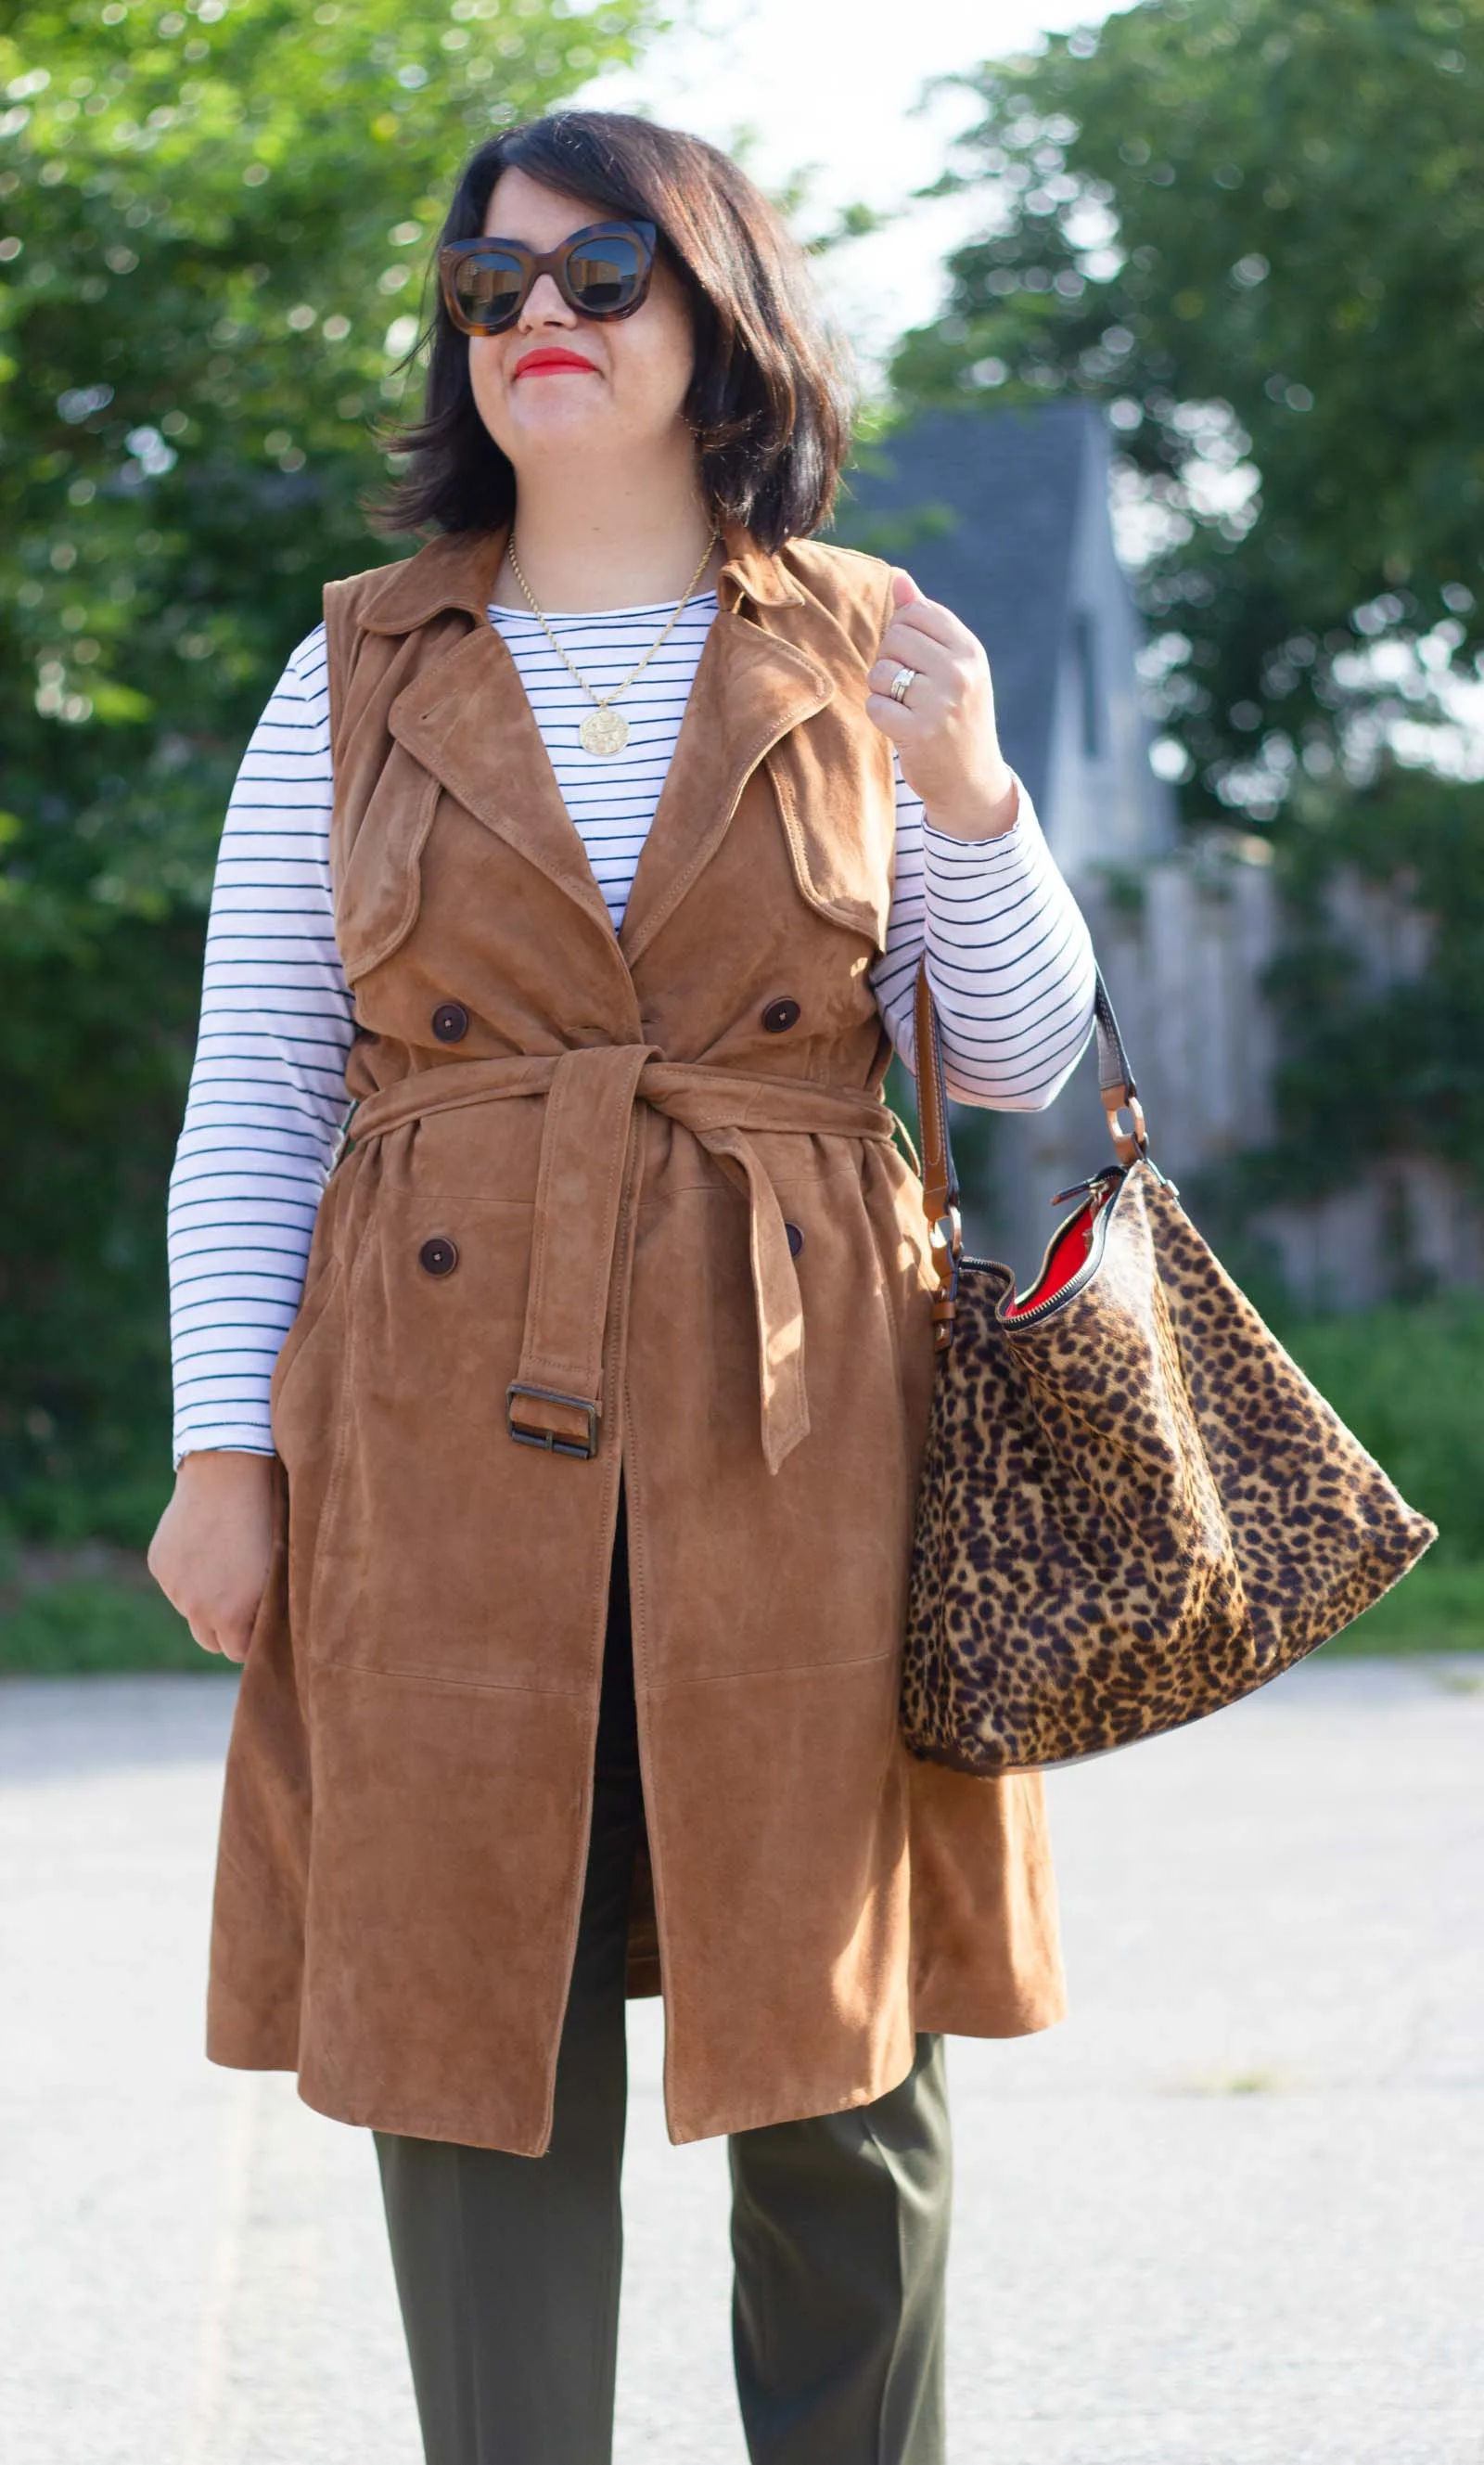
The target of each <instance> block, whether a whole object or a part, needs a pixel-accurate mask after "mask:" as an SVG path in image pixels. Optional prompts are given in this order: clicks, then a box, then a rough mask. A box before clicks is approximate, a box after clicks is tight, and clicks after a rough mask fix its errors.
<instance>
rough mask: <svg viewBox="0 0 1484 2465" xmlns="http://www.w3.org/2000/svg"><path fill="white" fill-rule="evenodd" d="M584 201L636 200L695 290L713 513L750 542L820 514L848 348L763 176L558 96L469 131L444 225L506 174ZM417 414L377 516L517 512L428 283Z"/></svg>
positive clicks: (506, 468)
mask: <svg viewBox="0 0 1484 2465" xmlns="http://www.w3.org/2000/svg"><path fill="white" fill-rule="evenodd" d="M515 169H519V170H521V171H523V172H525V174H526V175H527V177H528V178H530V179H532V180H539V181H540V182H541V183H542V184H543V187H545V188H548V189H555V190H557V191H559V192H560V193H563V194H565V195H569V196H572V197H578V198H582V199H584V200H586V201H587V202H590V204H591V205H592V206H593V207H594V208H595V209H596V211H597V214H598V215H611V214H637V215H643V216H644V217H645V218H646V219H647V220H649V221H651V222H653V224H654V226H655V228H656V231H657V233H658V234H659V237H658V245H657V250H656V254H657V255H662V256H663V258H664V260H665V262H666V263H667V264H668V265H669V266H670V268H671V269H672V271H673V272H674V273H675V274H676V276H677V277H678V278H679V281H680V283H681V285H682V287H683V289H684V291H685V294H686V296H687V298H688V300H689V302H690V308H691V316H692V322H693V330H694V333H695V338H696V371H695V375H694V377H693V379H692V382H691V387H690V390H689V392H688V393H687V395H686V398H685V402H684V405H683V412H684V417H685V419H686V421H687V423H688V424H689V426H690V427H691V429H692V430H693V432H694V433H695V436H696V443H697V448H698V454H699V469H700V481H701V487H702V490H703V493H704V495H705V497H706V500H707V502H708V505H709V508H710V511H711V515H712V518H713V520H714V521H717V522H720V520H722V519H723V518H726V519H730V520H732V521H735V522H742V523H743V524H745V526H746V527H747V529H748V530H750V531H751V532H752V534H753V536H754V538H755V539H756V540H757V541H758V543H759V544H760V545H761V546H762V547H764V548H767V549H773V548H777V547H779V546H781V545H782V544H783V542H784V541H785V540H786V539H803V538H808V535H809V533H810V532H812V531H815V530H817V529H818V528H819V527H820V525H821V524H822V523H823V522H826V521H828V519H829V517H830V514H831V509H832V506H833V503H834V497H835V491H836V488H837V485H838V482H839V475H840V466H841V464H842V463H843V461H844V459H845V456H846V454H847V452H848V450H849V447H850V439H851V425H852V419H853V410H854V402H853V389H852V384H851V380H850V377H849V374H848V367H849V362H848V355H847V352H846V349H845V345H844V344H843V343H842V342H841V341H840V339H839V337H838V336H837V335H836V334H835V333H834V332H833V331H832V330H831V328H830V327H829V325H828V324H827V322H826V321H825V319H824V317H823V315H822V312H821V310H820V306H819V302H818V300H817V298H816V295H815V291H814V285H813V280H812V277H811V275H810V272H809V266H808V258H807V256H806V255H805V253H804V251H803V249H802V248H801V247H800V245H799V243H798V241H797V240H796V239H794V238H793V236H792V234H791V233H789V232H788V230H787V229H786V226H785V224H784V222H783V221H782V219H781V217H780V216H779V215H778V213H777V212H776V211H774V209H773V207H772V206H771V205H770V204H769V203H768V201H767V199H766V198H765V197H764V195H763V193H762V191H761V190H760V189H756V188H755V187H754V186H753V184H752V182H751V181H750V180H749V179H748V178H747V177H746V174H745V173H744V172H742V171H741V170H739V168H738V167H737V165H736V164H735V163H733V162H732V161H731V160H730V158H729V157H728V156H727V155H725V154H723V153H721V152H720V149H719V148H718V147H717V146H715V145H708V144H706V143H705V141H704V139H702V138H699V137H691V136H687V135H686V134H685V133H684V132H683V131H682V130H679V129H675V128H662V127H658V126H656V125H655V124H654V123H653V122H651V121H648V120H640V119H637V118H635V117H633V116H632V115H631V114H630V113H627V112H619V111H556V112H551V113H548V114H547V115H545V116H544V117H543V118H542V119H539V120H529V121H524V122H520V123H519V124H518V125H517V126H515V127H513V128H508V129H506V130H505V131H503V133H502V134H501V135H500V136H498V137H495V138H491V139H490V140H489V141H488V143H487V144H483V145H481V146H480V147H479V148H478V150H477V152H476V153H475V154H474V155H473V156H472V158H471V160H470V161H469V162H468V164H467V165H466V166H465V167H464V171H463V173H462V176H461V177H460V179H459V183H458V187H457V189H455V190H454V201H453V203H452V205H451V206H450V208H449V211H448V219H447V220H446V222H445V223H444V226H443V229H442V231H441V233H439V238H438V244H439V246H440V247H441V246H442V244H443V242H444V241H446V240H455V239H476V238H477V237H478V235H479V233H481V232H482V231H483V228H484V216H485V211H486V209H487V207H488V205H489V201H490V192H491V190H492V189H494V186H495V183H496V181H497V180H498V178H499V176H500V173H501V172H502V171H508V170H515ZM433 289H434V294H435V297H436V300H437V304H436V309H435V313H434V317H433V322H432V327H431V328H430V329H425V330H424V333H423V334H422V335H421V336H420V338H419V344H418V347H421V346H422V344H425V343H427V342H428V341H429V339H430V334H431V340H432V355H431V358H430V361H429V366H428V390H427V396H426V401H425V404H424V410H423V416H422V418H421V419H420V420H417V421H415V422H412V423H410V424H409V425H406V426H404V427H402V428H400V429H398V430H397V431H396V432H395V433H393V434H392V435H391V436H390V437H388V440H387V441H388V444H389V446H390V447H391V449H392V450H393V451H394V452H397V453H399V454H402V455H406V456H407V457H408V460H407V464H406V467H405V469H404V470H403V472H402V473H401V475H400V477H398V478H397V480H396V481H395V482H394V484H393V486H392V488H391V491H390V493H389V495H388V497H387V498H386V499H385V500H383V501H382V503H381V504H380V505H379V506H378V507H377V508H376V511H375V517H374V518H375V520H376V522H377V524H378V527H379V528H381V529H383V530H385V531H432V532H437V531H472V530H488V529H492V528H494V527H495V525H496V524H498V523H499V522H505V521H508V520H509V518H510V516H511V515H512V514H513V512H514V510H515V500H516V477H515V471H514V468H513V466H512V465H511V463H510V461H509V460H508V459H507V457H506V455H503V454H502V453H501V452H500V450H499V447H498V445H497V444H496V442H495V440H494V438H493V437H492V436H491V435H490V433H489V431H488V430H487V429H486V428H485V426H484V423H483V421H482V420H481V419H480V417H479V414H478V411H477V410H476V406H475V399H474V392H473V389H472V387H471V385H470V382H469V347H468V337H467V336H466V335H464V334H461V333H460V332H459V331H458V328H457V327H456V326H455V325H454V322H453V321H452V320H451V318H450V316H449V314H448V310H447V309H446V307H445V306H444V304H443V300H442V298H441V296H438V295H437V286H436V284H435V283H434V285H433Z"/></svg>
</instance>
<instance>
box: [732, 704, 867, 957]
mask: <svg viewBox="0 0 1484 2465" xmlns="http://www.w3.org/2000/svg"><path fill="white" fill-rule="evenodd" d="M764 767H765V769H766V771H767V775H768V778H769V780H770V782H771V784H772V789H773V796H774V801H775V803H776V804H777V807H778V814H779V819H780V821H781V822H782V824H783V831H784V837H785V839H786V843H787V848H788V860H789V863H790V865H791V867H792V870H793V877H794V881H795V884H796V885H797V887H798V889H799V891H800V893H801V894H802V896H803V897H804V898H805V899H807V900H808V904H809V906H810V907H812V908H814V909H815V911H816V912H817V913H818V914H819V915H821V916H828V917H829V918H830V919H831V922H833V923H836V924H843V925H845V926H846V927H847V928H848V929H849V930H851V931H852V932H856V933H863V934H864V935H865V936H866V938H867V939H868V941H870V942H872V943H873V944H875V948H876V949H877V950H884V949H885V947H886V927H887V920H888V917H889V916H890V914H891V906H892V877H893V871H894V868H895V863H896V855H897V793H896V780H895V777H894V775H893V770H892V748H891V745H890V744H889V743H888V741H887V739H886V738H885V737H884V736H882V735H881V734H880V732H879V730H878V729H877V728H875V726H874V725H873V723H872V722H871V721H870V720H869V719H867V718H866V717H865V716H864V714H863V713H862V712H861V711H859V710H857V709H854V708H852V707H850V706H849V705H842V703H841V700H840V698H839V697H838V696H837V697H836V699H835V700H834V701H833V702H831V704H830V705H829V706H828V708H827V709H825V710H821V711H818V712H816V713H815V715H814V717H813V718H812V719H809V720H807V721H806V722H804V723H803V725H802V726H799V727H795V728H793V729H791V730H790V731H789V733H788V735H786V737H784V738H783V739H782V740H781V741H780V742H779V743H778V744H775V745H774V746H773V748H772V750H771V752H769V753H768V754H767V755H766V756H765V757H764Z"/></svg>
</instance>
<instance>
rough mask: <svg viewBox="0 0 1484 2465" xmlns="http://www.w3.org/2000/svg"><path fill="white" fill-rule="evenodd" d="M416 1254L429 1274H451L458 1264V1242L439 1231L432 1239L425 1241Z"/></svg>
mask: <svg viewBox="0 0 1484 2465" xmlns="http://www.w3.org/2000/svg"><path fill="white" fill-rule="evenodd" d="M417 1255H418V1258H419V1260H420V1262H421V1264H422V1265H423V1266H425V1267H426V1268H427V1270H428V1273H429V1274H430V1276H451V1275H452V1274H453V1272H454V1268H455V1267H456V1266H457V1264H458V1244H457V1242H456V1241H450V1240H449V1239H447V1238H446V1236H445V1235H444V1234H443V1233H438V1234H437V1235H436V1237H435V1238H434V1239H433V1240H432V1241H425V1242H424V1243H423V1246H422V1248H421V1249H420V1250H419V1251H418V1254H417Z"/></svg>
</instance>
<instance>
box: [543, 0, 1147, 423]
mask: <svg viewBox="0 0 1484 2465" xmlns="http://www.w3.org/2000/svg"><path fill="white" fill-rule="evenodd" d="M676 13H677V14H680V13H682V11H681V10H680V9H677V11H676ZM683 13H684V14H685V16H686V19H687V23H686V24H685V26H684V27H682V28H678V29H677V30H676V32H675V33H670V34H667V35H662V36H660V37H658V38H657V39H656V40H655V41H654V42H653V44H651V45H650V46H649V48H648V50H647V52H646V55H645V57H644V60H643V63H642V65H641V66H640V67H639V68H638V69H636V70H631V71H615V72H612V73H610V74H607V75H605V76H603V77H601V78H595V79H594V80H593V81H592V83H591V84H590V85H588V86H587V87H585V88H584V89H583V90H582V92H581V94H580V95H577V96H574V98H573V100H576V101H581V102H583V103H587V104H589V105H601V106H603V107H604V108H607V109H609V110H619V111H623V110H642V111H646V112H648V113H650V114H651V115H652V116H653V118H655V119H657V120H665V121H669V122H672V123H673V124H674V125H675V126H676V127H681V128H689V129H692V130H694V131H695V133H696V134H697V135H698V136H699V137H706V138H709V139H710V140H711V141H712V143H713V144H718V145H720V146H723V147H724V148H725V149H726V151H727V152H729V153H735V154H737V155H738V156H739V158H740V159H741V160H742V161H743V162H744V164H745V166H746V168H747V169H748V171H749V172H750V173H751V175H752V177H753V178H754V179H755V180H757V181H758V182H759V184H760V185H761V186H762V187H763V188H764V189H768V190H770V191H772V192H775V193H776V192H777V191H778V190H779V189H782V188H783V187H784V186H785V184H786V183H787V182H789V181H790V180H792V179H793V178H795V177H796V176H797V175H801V174H807V175H808V201H807V203H806V205H805V206H803V207H802V208H801V209H800V210H799V211H797V212H796V214H795V217H794V221H795V228H796V229H797V230H798V231H799V232H800V233H801V234H802V235H803V236H805V237H812V236H814V235H815V234H816V233H821V232H824V231H827V230H829V229H831V227H832V226H833V224H834V222H835V220H836V218H837V216H838V214H839V212H840V211H841V210H842V209H843V208H844V207H846V206H848V205H851V204H853V203H857V202H862V203H865V204H867V205H870V206H873V207H875V208H876V209H878V210H880V209H886V208H905V209H906V211H905V212H904V213H903V214H902V215H901V217H900V219H899V220H897V221H894V223H893V225H892V226H891V227H890V228H889V229H888V230H886V231H883V232H880V233H873V234H871V235H870V236H869V237H866V238H863V239H858V240H852V241H849V242H847V243H846V244H845V245H844V246H842V247H841V248H840V249H839V250H837V251H831V253H830V254H829V255H828V256H826V257H825V258H823V259H821V260H820V262H819V265H818V268H817V272H818V278H819V281H820V284H821V288H822V289H823V291H824V292H825V295H826V298H827V300H829V303H830V306H831V310H832V312H833V314H834V316H835V317H836V319H837V320H838V321H839V322H840V323H841V324H842V325H843V326H844V328H845V330H846V332H847V333H848V334H849V336H850V338H851V341H852V343H853V345H854V347H855V351H856V355H857V358H858V360H859V363H860V366H861V369H862V372H863V374H864V375H865V376H866V378H867V380H868V382H869V381H870V380H871V379H872V378H873V377H874V376H875V374H876V372H877V371H878V369H879V366H880V363H881V360H882V358H883V356H884V354H885V352H886V351H887V350H888V349H889V347H890V345H891V344H892V343H893V341H894V340H895V339H896V337H897V335H898V334H900V333H902V332H903V331H905V329H906V328H907V327H908V326H909V325H915V324H920V323H922V322H924V321H925V320H926V319H928V318H930V317H931V316H932V315H933V314H934V312H935V311H936V309H937V308H938V307H939V306H940V305H941V300H942V296H943V281H942V274H941V267H942V262H943V258H944V256H945V255H946V253H947V251H948V250H949V249H950V248H951V247H952V246H953V245H954V243H955V241H956V240H958V239H960V238H965V237H967V236H968V235H969V233H971V232H973V231H975V230H976V229H978V228H980V227H981V226H982V222H983V207H982V205H980V204H978V203H977V202H976V201H974V200H971V199H968V198H952V199H946V198H944V199H939V200H935V201H931V202H921V203H919V204H917V205H916V206H913V205H911V204H910V203H909V200H910V198H911V192H912V190H913V189H915V188H919V187H921V186H923V185H924V184H925V183H926V182H928V181H929V180H932V179H935V178H936V177H937V175H938V174H939V172H941V170H942V169H943V167H944V164H945V162H946V159H947V153H948V148H949V146H950V144H951V142H952V139H953V137H954V135H955V133H956V132H957V131H958V130H960V129H962V128H963V127H966V126H967V125H968V124H969V122H970V121H971V120H972V118H973V97H972V96H971V95H965V94H964V93H963V91H962V90H960V91H959V92H957V93H954V92H951V91H949V92H941V93H940V94H939V95H938V96H937V97H936V98H934V99H932V100H929V101H927V102H926V103H925V104H923V105H922V107H920V108H916V107H915V106H917V105H918V104H919V97H920V96H921V94H922V89H923V87H924V85H925V84H926V82H927V81H928V79H930V78H934V77H939V76H943V75H948V76H951V75H952V74H954V73H955V72H957V71H962V70H963V69H965V68H969V67H972V66H974V65H975V64H976V63H977V62H979V61H980V60H983V59H986V58H999V57H1002V56H1007V55H1008V54H1012V53H1015V52H1020V51H1026V50H1029V49H1030V48H1031V47H1032V46H1033V45H1034V44H1035V42H1036V41H1037V38H1038V36H1039V35H1040V34H1041V33H1042V32H1043V31H1044V30H1046V29H1049V28H1057V29H1066V28H1071V27H1074V26H1083V25H1096V24H1098V23H1099V22H1100V21H1101V20H1102V19H1103V18H1104V17H1105V16H1107V15H1108V14H1109V11H1108V10H1107V9H1106V8H1105V7H1102V6H1099V5H1098V0H1081V5H1080V6H1078V5H1075V0H926V5H925V6H919V7H917V8H913V7H911V6H910V5H907V4H906V0H691V5H690V7H689V8H687V9H685V10H684V11H683Z"/></svg>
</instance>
